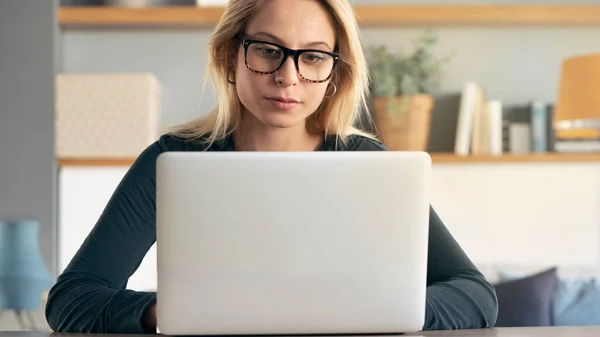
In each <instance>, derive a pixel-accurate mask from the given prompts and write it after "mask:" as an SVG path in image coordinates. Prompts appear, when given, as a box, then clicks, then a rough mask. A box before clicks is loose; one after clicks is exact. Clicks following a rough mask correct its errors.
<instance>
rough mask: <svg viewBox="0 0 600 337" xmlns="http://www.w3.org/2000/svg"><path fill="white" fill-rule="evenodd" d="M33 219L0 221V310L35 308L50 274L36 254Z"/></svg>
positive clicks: (32, 309) (39, 256)
mask: <svg viewBox="0 0 600 337" xmlns="http://www.w3.org/2000/svg"><path fill="white" fill-rule="evenodd" d="M39 229H40V223H39V221H37V220H33V219H26V220H7V221H2V220H0V309H10V310H25V311H34V310H39V308H40V302H41V296H42V293H43V292H44V291H45V290H47V289H48V288H49V287H50V286H51V285H52V282H53V280H52V277H51V275H50V273H49V272H48V270H47V268H46V265H45V264H44V261H43V260H42V256H41V255H40V251H39V248H38V247H39V246H38V240H39Z"/></svg>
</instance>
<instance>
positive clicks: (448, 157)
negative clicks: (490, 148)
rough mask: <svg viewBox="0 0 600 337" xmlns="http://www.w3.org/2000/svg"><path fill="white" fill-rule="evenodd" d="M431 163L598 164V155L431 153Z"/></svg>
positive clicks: (599, 158) (599, 154)
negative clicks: (470, 154) (469, 154)
mask: <svg viewBox="0 0 600 337" xmlns="http://www.w3.org/2000/svg"><path fill="white" fill-rule="evenodd" d="M431 161H432V162H433V164H501V163H505V164H511V163H524V164H526V163H576V162H598V163H600V153H568V154H566V153H539V154H537V153H532V154H514V155H513V154H505V155H501V156H457V155H455V154H453V153H432V154H431Z"/></svg>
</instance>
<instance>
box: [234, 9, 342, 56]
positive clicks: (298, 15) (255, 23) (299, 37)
mask: <svg viewBox="0 0 600 337" xmlns="http://www.w3.org/2000/svg"><path fill="white" fill-rule="evenodd" d="M244 33H245V34H247V35H248V36H251V37H256V38H258V37H260V38H261V39H263V38H267V40H270V41H271V42H275V43H280V44H283V45H285V46H286V47H288V48H305V47H307V46H311V47H314V46H316V45H317V44H320V45H321V46H320V47H324V46H323V44H326V45H328V46H334V45H335V30H334V26H333V22H332V20H331V18H330V16H329V13H327V11H326V10H325V9H324V8H323V7H322V5H321V4H319V3H318V1H316V0H271V1H266V2H265V5H263V6H262V7H261V8H260V9H259V10H258V11H257V12H256V13H255V14H254V15H253V17H252V18H251V19H250V20H249V22H248V23H247V24H246V26H245V28H244ZM327 49H330V48H327Z"/></svg>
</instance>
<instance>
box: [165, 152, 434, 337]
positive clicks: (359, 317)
mask: <svg viewBox="0 0 600 337" xmlns="http://www.w3.org/2000/svg"><path fill="white" fill-rule="evenodd" d="M430 168H431V159H430V157H429V156H428V155H427V154H425V153H420V152H392V151H389V152H379V151H378V152H283V153H281V152H184V153H178V152H168V153H164V154H162V155H160V156H159V158H158V161H157V181H156V183H157V186H156V187H157V190H156V192H157V201H156V208H157V246H156V247H157V259H158V284H157V297H158V298H157V311H158V329H159V331H160V333H163V334H168V335H259V334H260V335H269V334H365V333H366V334H371V333H375V334H377V333H396V332H398V333H401V332H413V331H419V330H421V329H422V327H423V324H424V319H425V302H426V300H425V290H426V276H427V275H426V274H427V244H428V223H429V202H430V199H429V197H430V193H429V185H430Z"/></svg>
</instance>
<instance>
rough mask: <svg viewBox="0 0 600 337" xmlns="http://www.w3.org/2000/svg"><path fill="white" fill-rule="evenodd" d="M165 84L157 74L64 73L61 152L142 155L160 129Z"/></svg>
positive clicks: (59, 84) (59, 104)
mask: <svg viewBox="0 0 600 337" xmlns="http://www.w3.org/2000/svg"><path fill="white" fill-rule="evenodd" d="M160 104H161V90H160V84H159V82H158V80H157V79H156V77H155V76H154V75H152V74H60V75H58V76H57V79H56V115H55V120H56V155H57V156H58V157H59V158H67V157H70V158H72V157H76V158H108V157H110V158H115V157H132V156H137V155H138V154H139V153H140V152H141V151H143V150H144V148H146V147H147V146H148V145H149V144H150V143H152V142H153V141H155V140H156V138H157V137H158V133H159V119H160V117H159V116H160Z"/></svg>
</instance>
